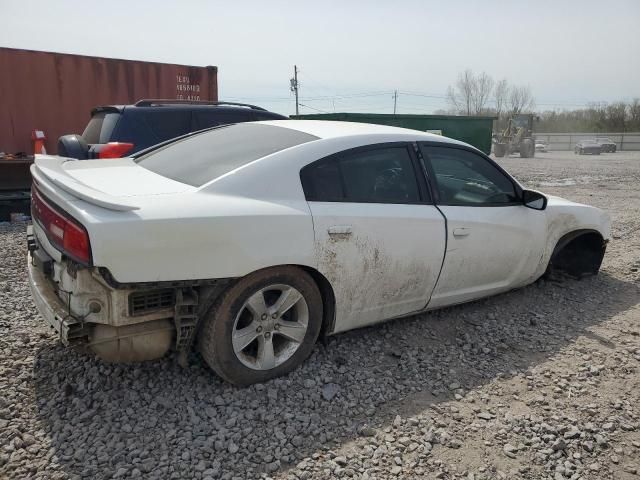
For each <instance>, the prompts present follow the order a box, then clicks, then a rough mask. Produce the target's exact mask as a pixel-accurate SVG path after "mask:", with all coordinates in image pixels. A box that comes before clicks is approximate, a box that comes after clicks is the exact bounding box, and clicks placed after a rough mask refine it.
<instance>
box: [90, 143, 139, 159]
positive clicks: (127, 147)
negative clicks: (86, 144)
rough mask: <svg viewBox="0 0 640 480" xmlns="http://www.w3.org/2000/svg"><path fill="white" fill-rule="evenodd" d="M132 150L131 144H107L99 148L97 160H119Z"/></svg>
mask: <svg viewBox="0 0 640 480" xmlns="http://www.w3.org/2000/svg"><path fill="white" fill-rule="evenodd" d="M132 149H133V143H125V142H109V143H105V144H104V145H102V146H101V147H100V151H99V152H98V158H121V157H123V156H125V155H126V154H127V153H129V152H130V151H131V150H132Z"/></svg>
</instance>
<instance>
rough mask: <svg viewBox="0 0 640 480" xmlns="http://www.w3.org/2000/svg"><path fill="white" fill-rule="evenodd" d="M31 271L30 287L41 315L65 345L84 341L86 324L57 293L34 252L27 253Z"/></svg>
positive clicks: (29, 270)
mask: <svg viewBox="0 0 640 480" xmlns="http://www.w3.org/2000/svg"><path fill="white" fill-rule="evenodd" d="M27 268H28V272H29V287H30V288H31V296H32V297H33V302H34V303H35V305H36V308H37V309H38V311H39V312H40V315H42V316H43V317H44V319H45V320H46V322H47V323H48V324H49V326H50V327H51V328H53V329H54V330H55V331H56V333H57V334H58V337H59V338H60V341H61V342H62V343H63V344H64V345H70V344H77V343H83V341H86V338H87V332H85V331H84V324H83V322H81V321H80V320H79V319H77V318H76V317H74V316H73V315H72V314H71V313H70V312H69V309H68V308H66V306H65V305H64V303H63V302H62V300H60V298H59V297H58V295H57V294H56V291H55V288H54V285H53V282H52V281H51V280H49V279H48V278H47V277H46V276H45V275H44V273H43V272H42V270H41V269H40V268H39V267H38V263H37V261H36V260H35V259H34V258H33V256H32V253H31V252H29V253H28V255H27Z"/></svg>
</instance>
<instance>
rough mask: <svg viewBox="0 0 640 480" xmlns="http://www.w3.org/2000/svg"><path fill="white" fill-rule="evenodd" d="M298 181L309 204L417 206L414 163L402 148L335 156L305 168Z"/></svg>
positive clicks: (417, 196) (418, 197) (368, 150)
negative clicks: (337, 202) (339, 203)
mask: <svg viewBox="0 0 640 480" xmlns="http://www.w3.org/2000/svg"><path fill="white" fill-rule="evenodd" d="M301 180H302V187H303V189H304V192H305V196H306V198H307V200H310V201H319V202H335V201H343V202H359V203H418V202H420V194H419V190H418V183H417V180H416V175H415V171H414V168H413V162H412V160H411V156H410V155H409V152H408V150H407V148H406V147H404V146H398V147H380V148H375V149H367V150H364V151H358V152H347V153H344V154H341V155H338V156H334V157H331V158H330V159H327V160H323V161H320V162H317V163H314V164H311V165H309V166H308V167H305V168H304V169H303V170H302V172H301Z"/></svg>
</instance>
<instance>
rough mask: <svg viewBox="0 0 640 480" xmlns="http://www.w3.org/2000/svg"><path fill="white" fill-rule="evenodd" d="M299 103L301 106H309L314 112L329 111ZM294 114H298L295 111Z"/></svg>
mask: <svg viewBox="0 0 640 480" xmlns="http://www.w3.org/2000/svg"><path fill="white" fill-rule="evenodd" d="M299 105H300V106H301V107H305V108H310V109H311V110H315V111H316V112H320V113H329V112H327V111H326V110H322V109H320V108H316V107H312V106H311V105H305V104H304V103H300V104H299ZM296 115H298V114H297V113H296Z"/></svg>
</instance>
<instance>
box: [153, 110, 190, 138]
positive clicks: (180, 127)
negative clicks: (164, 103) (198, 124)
mask: <svg viewBox="0 0 640 480" xmlns="http://www.w3.org/2000/svg"><path fill="white" fill-rule="evenodd" d="M144 120H145V122H146V123H147V125H149V128H150V129H151V131H152V132H153V134H154V135H155V136H156V137H157V139H158V143H160V142H164V141H165V140H170V139H172V138H176V137H179V136H181V135H184V134H186V133H189V132H190V131H191V112H190V111H188V110H184V111H180V110H164V111H163V110H162V108H153V109H149V111H148V112H146V113H145V114H144Z"/></svg>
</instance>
